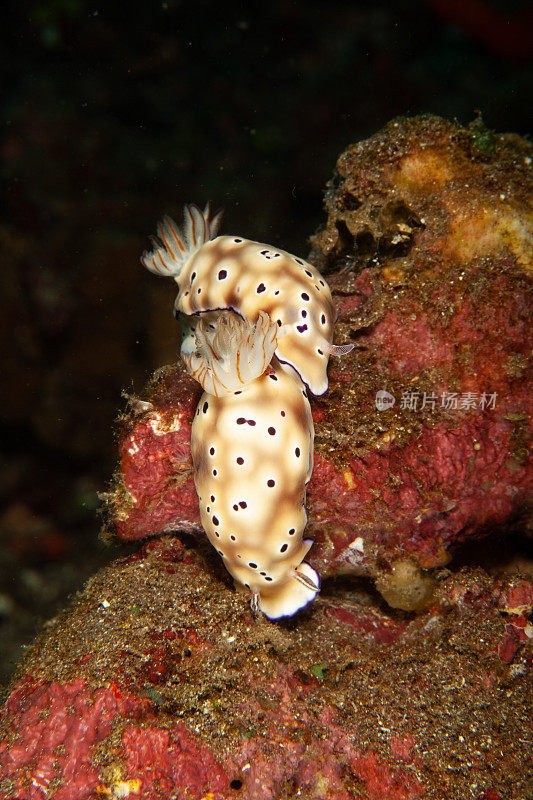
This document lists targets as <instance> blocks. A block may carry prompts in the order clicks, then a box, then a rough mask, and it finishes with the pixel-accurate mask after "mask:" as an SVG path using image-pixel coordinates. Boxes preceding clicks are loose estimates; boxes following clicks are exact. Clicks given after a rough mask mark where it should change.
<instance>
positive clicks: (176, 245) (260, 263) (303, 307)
mask: <svg viewBox="0 0 533 800" xmlns="http://www.w3.org/2000/svg"><path fill="white" fill-rule="evenodd" d="M219 219H220V215H219V214H217V215H215V216H214V217H211V216H210V213H209V207H208V206H206V208H205V209H204V211H201V210H200V209H199V208H198V207H196V206H192V205H191V206H185V226H184V229H183V230H181V229H179V228H178V227H177V226H176V224H175V223H174V222H173V221H172V220H171V219H170V218H168V217H165V218H164V220H163V222H161V223H160V224H159V226H158V228H157V234H158V235H157V238H154V239H153V244H154V249H153V250H152V251H150V252H146V253H144V254H143V256H142V259H141V260H142V263H143V264H144V266H145V267H147V268H148V269H149V270H151V271H152V272H155V273H156V274H159V275H167V276H171V277H173V278H174V279H175V281H176V282H177V284H178V287H179V292H178V296H177V298H176V302H175V306H174V307H175V313H176V315H177V316H178V318H179V320H180V323H181V326H182V330H183V336H182V344H181V354H182V358H183V361H184V363H185V366H186V368H187V370H188V372H189V373H190V374H191V375H192V376H193V377H194V378H195V379H196V380H197V381H198V382H199V383H200V384H201V386H202V388H203V389H204V394H203V395H202V397H201V399H200V402H199V404H198V407H197V409H196V413H195V417H194V422H193V425H192V431H191V453H192V460H193V465H194V473H195V474H194V480H195V485H196V490H197V492H198V497H199V502H200V517H201V520H202V525H203V527H204V530H205V531H206V533H207V536H208V538H209V540H210V541H211V543H212V544H213V545H214V547H215V548H216V549H217V551H218V553H219V555H220V556H222V558H223V560H224V564H225V566H226V567H227V569H228V571H229V572H230V573H231V575H232V576H233V578H234V579H235V581H236V583H237V585H239V586H241V587H244V588H248V589H249V590H250V591H251V592H252V596H253V602H254V604H256V605H257V606H258V607H259V608H260V609H261V610H262V611H263V612H264V613H265V614H266V615H267V616H269V617H271V618H272V619H276V618H278V617H282V616H287V615H291V614H294V613H295V612H296V611H298V609H300V608H302V607H303V606H305V605H306V604H307V603H308V602H309V601H310V600H312V599H313V598H314V597H315V595H316V594H317V592H318V590H319V578H318V575H317V574H316V572H315V571H314V570H313V569H312V567H311V566H310V565H309V564H307V563H305V562H304V561H303V559H304V557H305V555H306V553H307V551H308V550H309V548H310V547H311V544H312V542H311V541H310V540H306V539H304V538H303V532H304V529H305V526H306V523H307V512H306V510H305V491H306V486H307V484H308V482H309V479H310V477H311V473H312V470H313V443H314V428H313V419H312V416H311V409H310V406H309V400H308V396H307V388H308V389H309V390H310V391H311V392H312V393H313V394H317V395H320V394H323V393H324V392H325V391H326V390H327V387H328V381H327V373H326V368H327V362H328V358H329V356H330V355H331V354H332V353H335V354H337V355H340V354H342V353H345V352H347V351H348V350H349V349H351V345H348V346H341V347H336V346H335V345H332V343H331V340H332V337H333V323H334V307H333V302H332V299H331V293H330V290H329V287H328V285H327V284H326V282H325V281H324V279H323V278H322V277H321V275H320V274H319V273H318V272H317V270H316V269H315V268H314V267H313V266H312V265H311V264H308V263H307V262H306V261H304V260H303V259H300V258H296V257H295V256H292V255H290V254H289V253H286V252H285V251H283V250H278V249H276V248H272V247H269V246H267V245H263V244H259V243H257V242H252V241H249V240H247V239H243V238H241V237H236V236H216V233H217V228H218V223H219Z"/></svg>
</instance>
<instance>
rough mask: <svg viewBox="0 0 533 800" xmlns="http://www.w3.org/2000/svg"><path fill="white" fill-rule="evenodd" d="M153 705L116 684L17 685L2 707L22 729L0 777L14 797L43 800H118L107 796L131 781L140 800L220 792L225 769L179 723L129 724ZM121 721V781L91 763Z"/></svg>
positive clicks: (3, 756) (3, 749)
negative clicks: (93, 686)
mask: <svg viewBox="0 0 533 800" xmlns="http://www.w3.org/2000/svg"><path fill="white" fill-rule="evenodd" d="M150 705H151V704H150V702H149V701H148V700H147V699H144V698H139V697H136V696H135V695H133V694H129V693H127V692H124V691H123V690H122V689H120V688H119V687H118V686H117V685H116V684H110V685H106V686H101V687H99V688H97V689H91V688H90V687H89V686H88V685H87V683H86V682H85V681H84V680H83V679H82V678H78V679H76V680H74V681H72V682H70V683H65V684H62V683H59V682H58V681H54V682H52V683H49V684H45V683H41V684H30V683H22V684H20V685H19V686H18V687H17V688H16V689H15V690H14V691H13V692H12V693H11V694H10V696H9V698H8V699H7V701H6V704H5V706H4V708H3V710H2V715H3V717H4V718H6V717H7V718H8V719H9V722H10V725H11V726H12V728H13V729H14V730H16V731H18V732H19V734H18V740H17V744H16V745H13V746H11V747H7V745H6V744H5V743H4V744H2V745H0V766H1V768H2V776H3V777H4V778H11V779H12V781H13V784H12V785H13V792H15V793H16V796H17V800H42V797H43V796H44V794H46V793H47V792H48V791H50V790H53V797H54V800H83V798H93V797H95V796H100V795H102V796H104V797H105V796H120V795H115V794H112V793H111V791H112V789H113V785H114V784H120V783H124V784H126V785H127V783H128V781H132V783H131V785H132V786H136V787H137V789H136V791H135V794H134V796H135V797H138V798H140V800H142V798H150V800H164V799H165V798H167V797H169V796H170V795H171V794H172V793H173V792H181V791H182V790H183V791H186V792H188V794H187V797H190V798H191V800H193V799H194V798H200V797H201V796H202V794H203V792H204V789H207V788H209V789H210V790H211V792H222V791H223V790H225V789H226V788H227V786H228V779H227V777H226V775H225V772H224V770H223V769H222V767H220V765H219V764H218V763H217V761H216V760H215V758H214V757H213V755H212V753H211V751H210V750H209V749H208V748H207V747H204V746H201V745H199V744H198V743H197V741H196V739H195V738H194V737H193V736H192V734H191V733H190V732H189V731H188V730H187V728H185V726H184V725H182V724H181V723H177V724H175V725H171V726H169V727H168V728H164V727H162V728H156V727H152V726H150V725H149V724H146V723H145V724H144V725H142V726H141V725H139V724H135V723H134V722H133V721H132V718H133V719H136V718H139V717H141V715H145V714H146V712H147V711H148V710H149V708H150ZM119 723H122V724H124V725H125V727H124V731H123V733H122V746H123V767H121V770H120V777H115V778H110V779H107V778H106V777H105V775H104V774H102V772H101V770H100V769H98V768H97V767H96V766H95V765H94V763H93V758H94V756H95V754H96V750H97V747H98V745H99V744H101V743H102V742H103V741H104V740H105V739H107V737H109V736H110V735H111V734H112V733H113V732H114V731H115V730H116V726H117V724H119ZM29 776H31V778H30V777H29ZM108 786H109V790H108V788H107V787H108ZM179 796H180V797H181V796H182V795H181V794H179ZM217 796H219V797H221V796H222V795H220V794H218V795H216V794H213V798H212V800H216V797H217Z"/></svg>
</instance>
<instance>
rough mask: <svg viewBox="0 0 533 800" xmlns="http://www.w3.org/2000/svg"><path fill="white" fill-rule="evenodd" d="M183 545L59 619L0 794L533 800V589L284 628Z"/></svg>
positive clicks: (27, 699)
mask: <svg viewBox="0 0 533 800" xmlns="http://www.w3.org/2000/svg"><path fill="white" fill-rule="evenodd" d="M187 539H188V541H187V540H184V541H181V540H180V539H179V538H178V537H162V538H158V539H153V540H151V541H150V542H148V543H147V544H145V545H144V546H143V547H141V548H140V549H139V551H138V552H137V553H135V554H133V555H132V556H130V557H128V558H125V559H122V560H119V561H116V562H114V563H113V564H111V565H109V566H108V567H106V568H104V569H103V570H101V571H100V572H99V573H98V574H96V575H95V576H94V577H93V578H92V579H91V580H90V581H88V583H87V585H86V587H85V588H84V590H83V591H82V592H80V593H79V595H78V597H77V598H76V599H75V600H74V602H73V604H72V605H71V607H70V608H69V609H67V610H66V611H65V612H64V613H62V614H60V615H59V616H58V617H57V618H55V619H53V620H51V621H50V622H49V623H48V624H47V626H46V628H45V630H44V631H43V634H42V635H41V636H40V638H39V639H38V641H37V642H36V643H35V645H34V646H33V647H32V649H31V650H30V652H29V654H28V657H27V658H26V660H25V662H24V664H23V665H22V666H21V668H20V669H19V672H18V675H17V677H16V679H15V681H14V682H13V685H12V687H11V691H10V694H9V696H8V698H7V701H6V703H5V705H4V707H3V709H2V710H1V712H0V796H2V797H6V798H17V799H18V800H38V799H40V798H42V797H43V796H47V797H50V798H54V800H92V799H93V798H96V797H109V798H119V797H134V798H140V800H166V798H170V797H172V798H176V800H207V798H209V800H230V798H233V799H234V800H237V799H238V798H240V799H241V800H290V798H296V797H305V798H320V800H355V798H360V799H361V800H377V798H385V797H386V798H391V799H393V800H415V799H416V798H423V797H427V796H435V797H447V798H450V800H452V799H455V798H457V800H458V799H459V798H463V797H467V796H468V794H469V792H470V789H471V787H472V785H473V784H475V785H476V787H477V795H475V796H479V797H483V796H490V797H491V798H498V800H503V799H504V798H505V800H519V798H524V797H528V796H530V794H531V792H532V791H533V773H532V770H531V766H530V760H529V758H530V755H531V749H532V747H533V730H532V727H531V718H530V717H531V715H530V708H531V702H532V701H533V697H532V684H531V681H530V680H529V678H528V671H529V670H530V668H531V642H532V640H531V631H530V628H531V626H529V628H528V623H527V621H526V617H525V614H527V613H530V611H531V607H532V605H533V584H532V583H531V581H529V580H527V579H525V578H522V579H511V580H501V581H496V580H493V579H491V578H489V577H488V576H487V575H485V574H483V573H482V572H481V571H479V570H478V571H473V570H471V571H469V572H466V571H465V572H463V573H462V574H460V575H458V576H455V577H454V576H451V575H450V576H448V577H447V578H445V579H443V580H442V581H441V582H440V584H439V587H438V590H437V595H436V599H435V601H434V603H433V605H432V607H431V608H430V609H428V611H427V612H425V613H423V614H422V615H420V616H418V617H416V618H414V619H409V618H407V617H405V616H402V615H399V616H396V617H395V616H391V615H390V614H387V613H384V612H383V610H380V609H379V608H378V607H376V606H375V605H368V604H367V605H363V604H361V603H359V602H357V601H356V600H354V599H353V598H351V599H350V598H349V597H346V596H344V597H343V596H340V595H339V594H337V595H336V596H335V595H334V594H329V595H327V594H322V595H321V596H319V598H318V599H317V600H316V601H315V602H314V603H313V604H312V605H311V606H309V610H308V611H305V612H303V613H301V614H300V616H299V618H298V620H297V622H296V623H295V622H294V621H292V622H290V623H288V624H283V625H279V624H277V625H274V624H272V623H270V622H268V621H266V620H265V619H264V618H262V617H261V618H256V617H254V616H253V614H252V613H251V611H250V606H249V601H248V598H247V597H246V596H245V595H244V594H241V593H237V592H235V591H234V589H233V587H232V586H231V585H230V579H229V576H228V575H227V574H226V573H225V571H224V569H223V568H222V567H221V565H219V564H218V561H217V556H216V554H212V552H211V551H210V549H209V546H208V544H207V543H205V542H202V543H200V546H198V545H199V543H198V542H196V543H195V542H194V540H193V539H191V537H187ZM483 792H486V793H487V794H486V795H483Z"/></svg>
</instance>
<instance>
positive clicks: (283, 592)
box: [258, 561, 320, 619]
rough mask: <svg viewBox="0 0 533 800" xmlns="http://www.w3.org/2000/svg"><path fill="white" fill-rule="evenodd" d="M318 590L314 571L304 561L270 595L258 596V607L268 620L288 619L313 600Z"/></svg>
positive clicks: (318, 584)
mask: <svg viewBox="0 0 533 800" xmlns="http://www.w3.org/2000/svg"><path fill="white" fill-rule="evenodd" d="M319 588H320V580H319V577H318V575H317V573H316V572H315V570H314V569H313V568H312V567H310V566H309V564H307V563H306V562H305V561H304V562H302V563H301V564H300V565H299V566H298V567H296V569H293V570H291V571H290V572H289V574H288V576H287V579H286V580H285V582H284V583H282V584H279V585H278V586H276V589H275V591H273V592H272V593H271V594H265V593H262V594H260V595H259V598H258V600H259V602H258V606H259V608H260V610H261V611H262V612H263V614H266V616H267V617H270V619H279V618H280V617H290V616H292V615H293V614H295V613H296V612H297V611H299V610H300V609H301V608H304V606H306V605H307V604H308V603H310V602H311V600H314V598H315V597H316V595H317V594H318V591H319Z"/></svg>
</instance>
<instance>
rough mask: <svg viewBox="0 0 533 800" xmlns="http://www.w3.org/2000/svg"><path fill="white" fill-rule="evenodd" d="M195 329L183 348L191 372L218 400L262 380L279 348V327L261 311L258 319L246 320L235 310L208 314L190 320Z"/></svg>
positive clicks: (184, 358) (190, 324)
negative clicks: (192, 337) (193, 340)
mask: <svg viewBox="0 0 533 800" xmlns="http://www.w3.org/2000/svg"><path fill="white" fill-rule="evenodd" d="M188 322H189V326H191V327H192V326H194V336H195V347H194V348H193V347H192V344H191V338H190V335H189V336H188V337H187V338H186V339H185V341H184V344H183V345H182V351H181V353H182V358H183V361H184V363H185V366H186V367H187V371H188V372H189V374H190V375H192V377H193V378H195V379H196V380H197V381H198V382H199V383H200V384H201V386H202V387H203V389H204V391H206V392H208V393H209V394H212V395H214V396H215V397H220V396H221V395H224V394H231V393H233V392H236V391H239V390H241V389H242V388H243V387H244V386H246V385H247V384H248V383H250V382H251V381H253V380H255V379H256V378H259V377H260V376H261V375H262V374H263V373H264V372H265V370H266V369H267V367H268V365H269V364H270V362H271V361H272V358H273V356H274V351H275V349H276V345H277V330H278V328H277V325H275V324H274V323H273V322H272V321H271V319H270V317H269V316H268V314H267V313H266V312H264V311H260V312H259V314H258V316H257V320H256V321H255V322H252V321H251V320H249V319H243V318H242V317H240V316H239V315H238V314H236V313H235V312H234V311H221V312H219V313H218V314H213V313H210V314H204V315H200V316H199V317H198V318H197V321H196V324H195V318H192V319H189V320H188Z"/></svg>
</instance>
